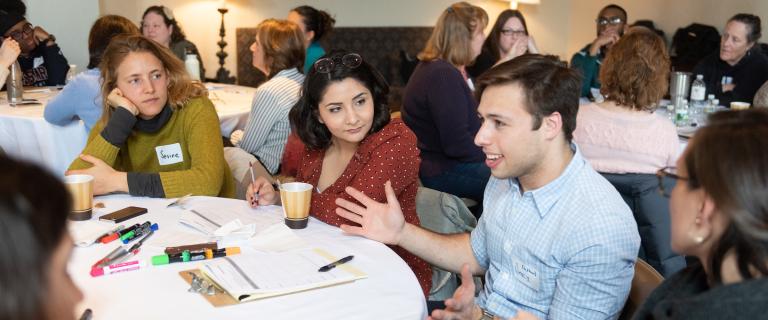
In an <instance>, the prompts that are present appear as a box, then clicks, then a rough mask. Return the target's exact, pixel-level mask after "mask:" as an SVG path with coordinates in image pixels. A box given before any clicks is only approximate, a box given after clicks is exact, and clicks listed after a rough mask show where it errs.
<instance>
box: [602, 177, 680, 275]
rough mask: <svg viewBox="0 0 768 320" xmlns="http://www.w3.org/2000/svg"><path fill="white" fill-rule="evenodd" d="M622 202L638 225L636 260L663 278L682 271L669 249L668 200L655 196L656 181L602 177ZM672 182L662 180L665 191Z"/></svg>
mask: <svg viewBox="0 0 768 320" xmlns="http://www.w3.org/2000/svg"><path fill="white" fill-rule="evenodd" d="M602 175H603V176H604V177H605V178H606V179H608V181H609V182H611V184H612V185H613V186H614V187H615V188H616V190H617V191H619V193H620V194H621V197H622V198H624V201H625V202H626V203H627V205H628V206H629V208H630V209H631V210H632V214H634V216H635V221H636V222H637V229H638V232H639V233H640V251H639V253H638V257H639V258H640V259H643V260H645V261H646V262H648V264H650V265H651V266H653V268H654V269H656V270H657V271H659V273H661V274H662V275H663V276H664V277H669V276H671V275H672V274H674V273H675V272H677V271H679V270H680V269H683V268H685V266H686V263H685V258H684V257H683V256H680V255H678V254H676V253H674V252H672V247H671V245H670V219H669V199H667V198H665V197H664V196H662V195H661V194H659V192H658V177H656V175H653V174H610V173H603V174H602ZM674 184H675V181H674V180H673V179H669V178H667V179H665V180H664V188H669V189H667V190H671V188H673V187H674Z"/></svg>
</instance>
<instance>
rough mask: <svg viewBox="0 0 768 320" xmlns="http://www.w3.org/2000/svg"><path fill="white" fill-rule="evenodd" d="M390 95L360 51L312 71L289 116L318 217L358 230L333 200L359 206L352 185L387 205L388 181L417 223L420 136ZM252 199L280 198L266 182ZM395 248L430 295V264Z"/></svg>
mask: <svg viewBox="0 0 768 320" xmlns="http://www.w3.org/2000/svg"><path fill="white" fill-rule="evenodd" d="M388 93H389V87H388V85H387V83H386V81H385V80H384V78H383V77H382V76H381V74H379V72H378V71H376V70H375V69H374V68H373V67H372V66H371V65H370V64H368V63H367V62H365V61H363V59H362V57H361V56H360V55H358V54H356V53H349V52H346V51H341V50H334V51H332V52H331V53H329V54H327V55H325V56H324V57H323V58H321V59H319V60H317V62H315V64H314V65H313V67H312V68H311V69H310V71H309V74H308V75H307V78H306V79H305V81H304V87H303V88H302V96H301V97H300V99H299V102H298V103H297V104H296V105H295V106H294V107H293V109H292V110H291V112H290V115H289V117H290V120H291V127H292V129H293V131H294V132H295V133H296V135H297V136H298V137H299V139H300V140H301V142H302V143H303V144H304V149H303V150H302V152H301V153H300V154H299V160H298V163H299V166H298V172H297V175H296V180H297V181H302V182H306V183H310V184H312V185H313V186H315V192H314V193H313V194H312V204H311V209H310V214H311V215H312V216H314V217H315V218H317V219H320V220H322V221H323V222H325V223H328V224H331V225H334V226H340V225H342V224H350V225H354V223H353V222H352V221H349V220H347V219H344V218H342V217H339V216H338V215H336V213H335V211H336V207H337V206H336V204H335V203H334V202H335V200H336V198H344V199H347V200H349V201H354V199H353V198H352V197H351V196H349V195H348V194H347V193H346V192H344V188H346V187H347V186H350V187H354V188H356V189H358V190H361V191H363V192H365V194H366V195H368V196H369V197H371V198H373V199H375V200H377V201H382V202H383V201H385V200H386V196H385V194H384V183H385V182H386V181H391V183H392V187H393V188H394V190H395V193H396V194H397V198H398V200H399V201H400V204H401V206H402V209H403V213H404V214H405V219H406V221H408V222H410V223H414V224H419V218H418V216H417V215H416V190H417V188H418V174H419V162H420V160H419V150H418V148H417V147H416V136H415V135H414V134H413V132H411V131H410V130H409V129H408V127H407V126H405V124H403V122H402V121H400V120H399V119H395V120H392V121H390V116H389V108H388V107H387V105H386V101H387V94H388ZM254 191H258V195H259V196H258V199H256V197H254ZM247 198H248V201H249V202H250V204H251V206H256V205H266V204H274V203H275V202H277V201H278V200H279V199H278V198H279V197H278V196H277V193H276V192H275V190H274V189H273V188H272V185H271V184H270V183H269V181H267V179H265V178H259V179H257V180H256V182H255V183H254V184H252V185H251V186H249V188H248V195H247ZM392 249H393V250H394V251H395V252H396V253H397V254H398V255H400V257H402V258H403V260H405V262H406V263H407V264H408V265H409V266H410V267H411V270H413V272H414V274H415V275H416V278H417V279H418V281H419V284H420V285H421V288H422V290H423V291H424V295H425V296H427V295H428V293H429V289H430V287H431V284H432V270H431V268H430V266H429V264H427V262H425V261H424V260H422V259H420V258H418V257H416V256H414V255H413V254H411V253H409V252H407V251H405V250H404V249H403V248H400V247H397V246H393V247H392Z"/></svg>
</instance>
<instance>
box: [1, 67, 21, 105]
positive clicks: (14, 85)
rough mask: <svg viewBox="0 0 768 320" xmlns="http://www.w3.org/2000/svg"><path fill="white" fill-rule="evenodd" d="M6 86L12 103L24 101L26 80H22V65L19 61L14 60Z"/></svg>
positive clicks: (9, 100)
mask: <svg viewBox="0 0 768 320" xmlns="http://www.w3.org/2000/svg"><path fill="white" fill-rule="evenodd" d="M5 88H6V90H8V102H9V103H11V105H13V104H14V103H19V102H22V101H24V82H23V81H22V74H21V66H20V65H19V62H18V61H16V62H14V63H13V64H12V65H11V66H10V68H9V70H8V78H6V79H5Z"/></svg>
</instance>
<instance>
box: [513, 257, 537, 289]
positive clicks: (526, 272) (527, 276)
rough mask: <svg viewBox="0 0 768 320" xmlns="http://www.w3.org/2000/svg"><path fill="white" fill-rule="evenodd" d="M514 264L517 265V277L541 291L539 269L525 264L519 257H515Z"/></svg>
mask: <svg viewBox="0 0 768 320" xmlns="http://www.w3.org/2000/svg"><path fill="white" fill-rule="evenodd" d="M512 264H513V265H514V266H515V278H517V279H518V280H520V282H522V283H524V284H525V285H527V286H529V287H530V288H531V289H533V290H535V291H539V288H540V287H541V283H540V280H539V272H538V270H536V269H534V268H532V267H530V266H528V265H525V264H523V263H522V262H521V261H520V260H518V259H513V261H512Z"/></svg>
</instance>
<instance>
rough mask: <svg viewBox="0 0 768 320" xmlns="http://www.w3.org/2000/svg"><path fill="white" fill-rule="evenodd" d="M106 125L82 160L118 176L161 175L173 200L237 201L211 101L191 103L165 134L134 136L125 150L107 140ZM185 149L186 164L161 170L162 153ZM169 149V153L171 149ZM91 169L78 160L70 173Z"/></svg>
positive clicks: (172, 120) (90, 142)
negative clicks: (88, 157) (105, 167)
mask: <svg viewBox="0 0 768 320" xmlns="http://www.w3.org/2000/svg"><path fill="white" fill-rule="evenodd" d="M103 129H104V123H102V122H99V123H97V124H96V125H95V126H94V127H93V129H92V130H91V133H90V135H89V136H88V144H87V145H86V146H85V149H84V150H83V152H82V153H83V154H89V155H92V156H95V157H97V158H99V159H101V160H103V161H104V162H106V163H107V164H108V165H110V166H112V167H113V168H115V170H118V171H124V172H159V173H160V180H161V181H162V184H163V191H164V192H165V196H166V197H168V198H175V197H179V196H183V195H185V194H188V193H191V194H194V195H200V196H203V195H204V196H219V197H228V198H232V197H234V195H235V185H234V180H233V179H232V173H231V172H230V170H229V166H228V165H227V163H226V161H225V160H224V149H223V146H222V140H221V133H220V132H221V129H220V126H219V117H218V115H217V114H216V110H215V109H214V107H213V104H212V103H211V101H210V100H208V98H206V97H199V98H194V99H191V100H190V101H189V102H188V103H187V104H186V105H184V106H183V107H182V108H178V109H175V110H174V111H173V115H172V116H171V118H170V119H169V120H168V122H167V123H166V124H165V126H163V128H162V129H160V131H158V132H155V133H146V132H141V131H137V130H136V129H134V130H133V132H132V133H131V135H130V137H128V140H126V142H125V146H123V147H122V148H118V147H117V146H114V145H112V144H110V143H109V142H107V141H106V140H105V139H104V138H103V137H102V136H101V131H102V130H103ZM176 144H178V146H179V147H180V148H181V159H174V160H170V161H169V160H165V161H166V162H174V163H169V164H166V165H161V164H160V157H161V154H160V151H161V150H165V153H168V150H174V148H175V147H176ZM169 148H170V149H169ZM90 166H91V165H90V164H89V163H87V162H85V161H83V160H81V159H79V158H77V159H75V161H74V162H72V164H71V165H70V166H69V169H70V170H76V169H84V168H88V167H90Z"/></svg>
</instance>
